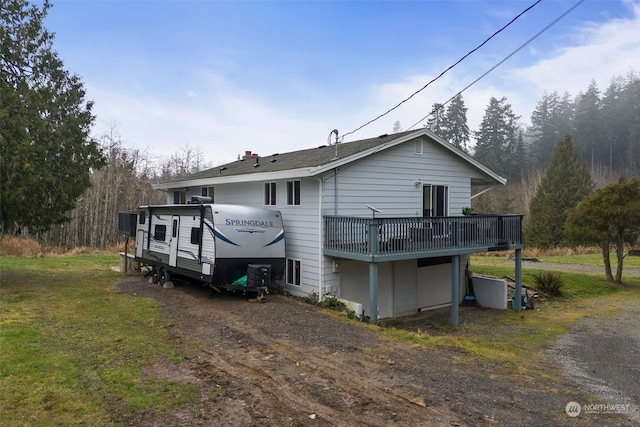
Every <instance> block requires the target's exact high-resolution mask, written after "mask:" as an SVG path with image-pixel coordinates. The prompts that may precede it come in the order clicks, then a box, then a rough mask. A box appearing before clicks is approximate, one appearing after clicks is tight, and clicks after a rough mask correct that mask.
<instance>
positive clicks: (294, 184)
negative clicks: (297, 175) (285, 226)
mask: <svg viewBox="0 0 640 427" xmlns="http://www.w3.org/2000/svg"><path fill="white" fill-rule="evenodd" d="M296 182H297V183H298V190H299V191H298V200H297V201H298V203H296V200H295V197H296V188H295V186H296ZM289 185H291V191H292V192H293V194H290V189H289ZM289 199H292V200H293V203H289ZM287 206H302V182H301V181H300V180H299V179H296V180H293V181H287Z"/></svg>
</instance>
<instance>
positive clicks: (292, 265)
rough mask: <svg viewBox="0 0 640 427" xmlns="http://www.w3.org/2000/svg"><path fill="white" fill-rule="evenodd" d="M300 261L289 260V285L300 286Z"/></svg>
mask: <svg viewBox="0 0 640 427" xmlns="http://www.w3.org/2000/svg"><path fill="white" fill-rule="evenodd" d="M300 270H301V269H300V260H297V259H291V258H287V284H289V285H294V286H300Z"/></svg>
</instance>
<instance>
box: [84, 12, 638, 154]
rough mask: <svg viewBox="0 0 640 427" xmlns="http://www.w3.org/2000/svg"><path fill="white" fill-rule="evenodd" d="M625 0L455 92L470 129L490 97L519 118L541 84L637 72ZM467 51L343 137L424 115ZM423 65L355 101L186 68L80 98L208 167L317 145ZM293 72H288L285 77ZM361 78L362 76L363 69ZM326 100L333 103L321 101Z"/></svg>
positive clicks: (634, 34)
mask: <svg viewBox="0 0 640 427" xmlns="http://www.w3.org/2000/svg"><path fill="white" fill-rule="evenodd" d="M629 8H630V10H631V11H632V16H631V17H630V18H627V19H615V20H611V21H608V22H606V23H603V24H598V25H596V24H590V25H588V26H585V27H584V28H582V29H579V30H576V31H575V32H574V33H573V34H568V35H567V36H566V42H567V43H570V45H565V46H563V47H559V48H557V49H556V50H554V51H552V52H546V53H545V52H540V51H539V49H538V48H533V47H531V48H530V49H529V51H528V52H529V55H530V56H531V57H532V58H529V60H531V59H533V60H537V59H538V58H544V59H541V60H538V61H537V62H535V63H533V65H530V66H525V67H521V68H512V69H509V68H508V67H509V66H510V61H507V62H506V63H505V64H503V65H502V66H501V67H500V68H498V69H497V70H496V71H494V72H493V73H491V74H490V75H489V76H487V77H486V78H485V79H483V80H481V81H480V82H479V83H478V84H476V85H474V86H472V87H471V88H470V89H469V90H467V91H466V92H465V93H464V94H463V97H464V100H465V104H466V106H467V108H468V109H469V111H468V115H467V117H468V122H469V127H470V129H471V130H472V131H473V130H477V129H478V127H479V124H480V122H481V119H482V116H483V114H484V110H485V109H486V106H487V105H488V103H489V99H490V97H492V96H494V97H497V98H500V97H502V96H506V97H507V98H508V101H509V103H511V105H512V106H513V111H514V113H515V114H518V115H521V116H522V119H521V120H522V121H523V122H528V121H529V119H530V116H531V112H532V111H533V109H534V108H535V105H536V103H537V102H538V100H539V99H540V98H541V97H542V95H543V93H544V92H545V91H546V92H553V91H555V90H557V91H559V92H561V93H562V92H564V91H568V92H569V93H570V94H571V95H572V96H575V95H577V94H578V92H580V91H584V90H585V89H586V88H587V86H588V84H589V82H590V81H591V79H595V80H596V81H597V82H598V84H599V86H600V88H601V89H602V88H604V87H606V86H607V85H608V83H609V80H610V79H611V77H613V76H616V75H621V74H626V73H627V72H628V71H629V69H634V70H636V71H640V31H638V28H640V4H639V3H629ZM525 52H527V51H526V50H525V51H522V52H520V53H519V55H524V54H526V53H525ZM470 59H471V60H470V61H465V62H464V63H463V64H461V66H460V67H456V69H454V70H452V71H451V72H449V73H448V74H446V75H445V76H443V77H442V78H441V79H439V80H438V81H437V82H435V83H434V84H433V85H431V86H429V87H428V88H427V89H425V90H424V91H423V92H421V93H420V94H418V95H416V96H414V97H413V98H412V99H411V100H410V101H408V102H407V103H405V104H403V105H402V106H401V107H399V108H398V109H397V110H395V111H393V112H391V113H389V114H388V115H387V116H385V117H384V118H382V119H380V120H378V121H376V122H375V123H373V124H371V125H369V126H367V127H366V128H364V129H363V130H361V131H359V132H357V133H356V134H354V135H353V136H350V137H348V138H347V141H352V140H355V139H361V138H368V137H372V136H376V135H379V134H383V133H391V132H392V129H393V125H394V123H395V122H396V121H400V123H401V126H402V128H403V129H405V130H406V129H407V128H408V127H409V126H411V125H413V124H414V123H416V122H418V120H420V119H422V118H423V117H424V116H425V115H427V114H428V113H429V112H430V111H431V105H432V104H433V103H435V102H444V101H446V100H448V99H449V98H450V97H451V96H453V95H454V94H455V93H456V92H457V91H459V90H461V89H462V88H463V87H464V86H465V85H467V84H468V83H470V82H471V81H473V80H474V79H475V78H477V77H478V76H479V75H480V74H482V73H483V72H484V71H485V70H486V69H487V68H486V66H484V65H482V66H481V65H477V64H478V62H479V63H486V61H487V58H483V57H477V58H476V57H474V58H470ZM499 59H500V58H498V59H495V61H496V62H497V60H499ZM474 60H475V61H477V62H475V63H474ZM492 64H493V63H491V65H492ZM434 68H435V66H434ZM429 71H430V72H432V73H431V74H428V73H425V74H412V75H408V76H406V77H405V78H399V79H398V80H397V81H392V82H386V83H377V84H372V85H371V86H370V87H369V90H367V91H362V92H356V93H366V94H367V95H366V98H364V99H340V98H341V96H343V95H341V94H330V93H324V91H320V90H318V88H316V87H315V86H313V85H310V86H311V87H310V89H308V90H305V99H304V100H300V99H298V98H295V99H293V98H292V99H284V96H276V97H274V98H267V95H258V94H257V93H254V92H252V91H250V90H248V89H244V88H241V87H239V86H238V85H236V84H235V83H234V82H233V80H232V78H233V75H234V73H233V72H231V71H229V70H228V69H225V70H220V71H219V72H218V74H216V73H212V72H210V71H207V70H194V71H193V73H192V75H190V76H189V85H188V86H187V87H184V88H181V89H180V91H178V92H176V94H175V95H173V96H172V95H171V94H169V93H164V92H159V91H155V92H151V89H144V88H142V87H140V86H137V87H134V88H127V87H125V86H121V87H113V86H110V87H101V86H100V85H99V84H96V83H95V82H94V83H93V84H91V82H89V83H88V84H87V88H88V97H90V98H91V99H94V100H95V101H96V104H95V107H94V112H95V113H96V114H97V115H98V117H99V118H100V119H102V120H104V119H106V120H109V121H112V120H113V121H115V122H116V123H117V124H118V125H117V126H118V127H117V129H116V130H117V131H118V132H119V133H120V134H121V135H123V138H124V139H125V140H126V141H127V142H129V143H130V144H131V145H132V146H135V147H137V148H140V149H145V148H148V149H149V151H150V153H151V154H152V155H155V156H158V157H162V156H163V157H167V156H169V155H170V154H171V153H173V152H175V151H178V150H180V149H181V148H182V147H184V146H185V145H187V144H189V145H190V146H192V147H195V146H198V147H200V148H201V149H202V150H203V151H204V152H205V153H206V155H207V160H209V161H210V162H211V163H213V164H214V165H217V164H221V163H226V162H229V161H233V160H235V159H236V157H237V155H238V154H240V153H243V152H244V151H245V150H252V151H253V152H258V153H259V154H261V155H269V154H272V153H274V152H286V151H292V150H298V149H303V148H309V147H315V146H318V145H320V144H324V143H326V138H327V136H328V134H329V132H330V131H331V129H333V128H338V130H339V131H340V134H341V135H344V134H345V133H346V132H348V131H351V130H353V129H354V128H355V127H357V126H359V125H361V124H363V123H365V122H367V121H369V120H371V119H373V118H374V117H376V116H377V115H379V114H381V113H383V112H385V111H387V110H388V109H389V108H391V107H393V106H395V105H396V104H397V103H398V102H400V101H401V100H402V99H404V98H406V97H407V96H409V95H410V94H411V93H413V92H414V91H416V90H417V89H419V88H420V87H422V86H423V85H424V84H425V83H426V82H428V81H430V80H431V79H432V78H433V76H434V75H435V74H434V73H435V72H439V71H440V69H437V70H436V69H432V70H429ZM297 79H299V77H296V76H293V77H292V81H293V80H297ZM362 81H363V85H364V84H367V83H366V76H363V80H362ZM314 88H315V92H314ZM293 92H294V91H292V93H293ZM293 96H295V94H294V95H293ZM321 96H322V97H323V98H320V97H321ZM329 99H330V100H332V101H331V102H327V100H329ZM425 123H426V121H423V122H421V123H420V124H418V125H417V126H416V127H417V128H419V127H421V126H423V125H424V124H425ZM103 129H106V126H104V122H99V123H98V124H97V126H96V132H98V133H99V132H102V131H103Z"/></svg>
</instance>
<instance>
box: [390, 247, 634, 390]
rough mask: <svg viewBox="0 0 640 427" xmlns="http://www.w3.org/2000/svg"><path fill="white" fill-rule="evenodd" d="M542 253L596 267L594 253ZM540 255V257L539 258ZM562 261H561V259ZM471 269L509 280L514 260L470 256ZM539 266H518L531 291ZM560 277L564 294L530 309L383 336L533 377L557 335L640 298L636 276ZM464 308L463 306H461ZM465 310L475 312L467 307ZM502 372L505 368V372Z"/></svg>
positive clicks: (567, 274) (569, 274)
mask: <svg viewBox="0 0 640 427" xmlns="http://www.w3.org/2000/svg"><path fill="white" fill-rule="evenodd" d="M576 257H577V261H576V262H571V257H542V258H544V261H546V262H553V261H552V259H555V261H556V262H558V263H573V264H576V263H579V262H584V263H586V264H588V265H598V264H597V262H598V260H599V258H597V257H599V256H596V257H595V258H594V257H593V256H591V255H589V256H583V255H579V256H576ZM539 259H540V258H539ZM560 261H562V262H560ZM471 269H472V270H473V272H474V273H477V274H484V275H489V276H496V277H504V276H508V277H511V278H513V277H514V275H515V270H514V262H513V260H508V259H507V258H506V257H488V256H479V257H475V256H474V257H472V260H471ZM537 271H540V270H537V269H530V268H523V270H522V281H523V284H524V285H526V286H527V287H532V288H534V289H535V285H534V283H535V282H534V280H533V275H534V274H535V273H536V272H537ZM557 273H558V274H560V275H561V276H562V278H563V279H564V283H565V284H564V287H563V288H562V289H563V296H562V297H558V298H553V299H548V298H545V299H544V301H542V300H539V301H538V303H537V305H536V309H535V310H533V311H521V312H515V311H512V310H491V311H490V312H488V313H487V315H486V316H471V319H473V320H471V321H469V322H466V323H463V324H461V325H460V327H458V328H452V327H451V326H450V325H449V321H448V318H447V319H439V323H436V326H435V330H430V331H429V332H425V331H420V330H417V331H407V330H402V329H396V328H387V330H384V331H383V335H385V336H387V337H390V338H392V339H397V340H403V341H407V342H411V343H414V344H418V345H422V346H425V347H430V346H445V347H449V348H454V349H457V350H459V351H462V352H463V354H465V355H466V356H467V357H465V358H462V359H461V362H460V363H473V360H476V359H477V358H479V359H487V360H491V361H495V362H500V363H504V364H505V366H507V367H510V368H508V369H507V371H509V372H511V373H513V374H515V375H516V376H518V377H519V378H521V379H522V378H524V377H527V376H531V377H532V376H536V375H538V374H537V373H534V372H533V371H532V370H531V369H529V368H528V367H530V366H535V364H536V363H538V362H540V361H543V360H546V359H547V358H548V357H549V356H548V354H547V352H546V349H547V348H548V347H549V346H550V345H552V344H553V343H554V342H555V340H556V339H557V337H558V336H559V335H561V334H563V333H566V332H567V331H569V329H570V327H571V326H572V325H574V324H575V323H576V322H578V321H579V320H581V319H583V318H584V317H587V316H592V317H600V316H608V315H610V314H613V313H615V312H617V311H618V310H623V309H624V308H623V307H624V306H625V305H626V304H628V303H629V302H630V301H633V300H638V299H640V277H625V276H624V275H623V281H624V285H616V284H612V283H609V282H607V281H606V280H605V276H604V270H603V272H602V273H599V274H583V273H576V272H565V271H557ZM462 309H464V308H462ZM468 310H477V309H475V308H470V309H468ZM507 371H505V372H507Z"/></svg>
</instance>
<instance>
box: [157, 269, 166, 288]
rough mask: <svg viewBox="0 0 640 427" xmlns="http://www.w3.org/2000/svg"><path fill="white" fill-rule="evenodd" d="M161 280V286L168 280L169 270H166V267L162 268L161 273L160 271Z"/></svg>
mask: <svg viewBox="0 0 640 427" xmlns="http://www.w3.org/2000/svg"><path fill="white" fill-rule="evenodd" d="M158 280H159V282H158V283H160V286H164V284H165V282H166V281H167V270H165V269H164V268H161V269H160V273H159V279H158Z"/></svg>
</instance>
